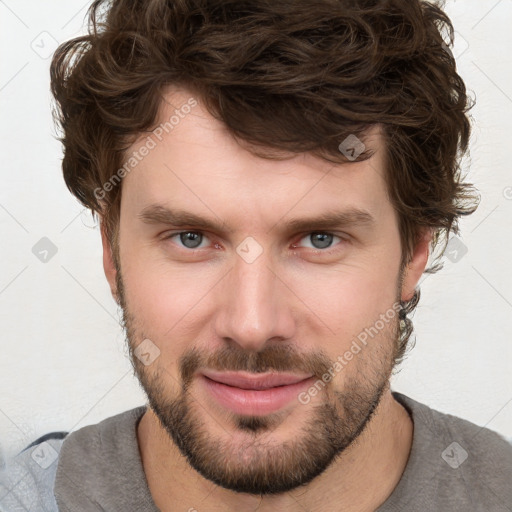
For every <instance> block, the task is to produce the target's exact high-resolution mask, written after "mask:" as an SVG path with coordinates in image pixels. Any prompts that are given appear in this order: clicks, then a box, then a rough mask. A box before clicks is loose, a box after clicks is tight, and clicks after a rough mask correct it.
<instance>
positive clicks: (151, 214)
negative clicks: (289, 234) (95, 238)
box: [137, 204, 375, 233]
mask: <svg viewBox="0 0 512 512" xmlns="http://www.w3.org/2000/svg"><path fill="white" fill-rule="evenodd" d="M137 217H138V218H139V219H141V220H142V222H144V223H145V224H164V225H167V226H173V227H189V228H194V229H200V230H206V231H216V232H225V233H233V231H234V229H233V227H231V226H228V225H226V223H225V222H222V221H220V219H219V220H217V219H208V218H205V217H201V216H199V215H196V214H195V213H192V212H189V211H186V210H181V209H170V208H167V207H165V206H162V205H159V204H153V205H150V206H146V207H145V208H143V210H142V211H141V212H140V213H139V214H138V215H137ZM277 224H281V225H284V228H282V229H281V230H283V229H286V230H289V231H308V230H324V229H325V230H327V229H336V228H340V227H345V226H359V225H373V224H375V218H374V217H373V216H372V215H371V214H370V213H369V212H368V211H366V210H361V209H358V208H349V209H347V210H344V211H326V212H323V213H321V214H320V215H318V216H316V217H300V218H294V219H291V220H288V221H287V220H285V219H283V220H282V221H279V222H278V223H277ZM274 226H275V225H274ZM272 229H273V228H271V229H269V231H270V230H272Z"/></svg>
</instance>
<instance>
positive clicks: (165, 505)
mask: <svg viewBox="0 0 512 512" xmlns="http://www.w3.org/2000/svg"><path fill="white" fill-rule="evenodd" d="M412 435H413V423H412V420H411V418H410V416H409V414H408V413H407V411H406V410H405V409H404V408H403V407H402V406H401V405H400V404H399V403H398V402H397V401H396V400H395V399H394V398H393V396H392V395H391V392H390V390H389V388H388V389H387V390H386V392H385V394H384V396H383V397H382V400H381V402H380V404H379V406H378V407H377V409H376V411H375V414H374V415H373V417H372V419H371V420H370V421H369V423H368V424H367V426H366V428H365V430H364V432H363V433H362V434H361V435H360V436H359V437H358V439H357V440H356V441H355V442H354V443H352V444H351V445H350V446H349V447H348V448H347V449H345V451H344V452H343V453H342V454H341V455H340V456H339V457H338V458H336V459H335V461H334V462H333V463H332V464H331V465H330V466H329V467H328V468H327V469H326V470H325V471H324V472H323V473H322V474H321V475H319V476H318V477H317V478H315V479H314V480H313V481H312V482H310V483H309V484H307V485H306V486H302V487H299V488H297V489H296V490H293V491H290V492H288V493H284V494H280V495H269V496H261V497H260V496H254V495H249V494H243V493H236V492H233V491H230V490H227V489H224V488H222V487H219V486H217V485H216V484H214V483H213V482H210V481H208V480H206V479H204V478H203V477H202V476H201V475H200V474H199V473H197V471H195V470H194V469H193V468H192V467H191V466H190V465H189V464H188V462H187V460H186V459H185V458H184V457H183V456H182V455H181V453H180V452H179V450H178V448H177V447H176V446H175V445H174V443H173V442H172V440H171V439H170V438H169V436H168V434H167V433H166V432H165V430H164V429H163V428H162V426H161V424H160V422H159V420H158V418H157V417H156V416H155V414H154V413H153V411H152V410H151V409H148V411H147V412H146V413H145V414H144V416H143V417H142V419H141V421H140V423H139V426H138V431H137V437H138V443H139V448H140V452H141V457H142V464H143V467H144V472H145V474H146V478H147V481H148V485H149V489H150V491H151V495H152V497H153V500H154V502H155V504H156V506H157V507H158V508H159V509H160V510H161V511H162V512H168V511H169V512H170V511H171V510H190V511H194V510H195V509H197V510H200V511H201V512H217V511H218V512H220V511H223V512H225V511H237V512H246V511H247V512H248V511H253V510H255V509H257V510H258V512H269V511H275V510H283V511H293V510H297V504H298V503H299V504H300V506H299V509H302V508H304V509H305V510H309V511H311V512H316V511H320V510H322V511H323V510H343V511H344V512H356V511H357V512H373V511H375V509H376V508H378V507H379V506H380V505H381V504H382V503H384V501H386V499H387V498H388V497H389V496H390V495H391V493H392V492H393V489H394V488H395V487H396V485H397V484H398V482H399V481H400V478H401V476H402V474H403V471H404V469H405V466H406V465H407V460H408V457H409V453H410V449H411V445H412Z"/></svg>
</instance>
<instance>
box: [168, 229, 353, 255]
mask: <svg viewBox="0 0 512 512" xmlns="http://www.w3.org/2000/svg"><path fill="white" fill-rule="evenodd" d="M184 233H196V234H200V235H203V237H205V238H208V237H207V235H205V234H204V233H203V232H202V231H195V230H185V231H177V232H173V233H168V234H166V235H164V236H163V237H162V240H163V241H167V240H171V239H172V238H174V237H177V236H179V235H181V234H184ZM313 234H320V235H332V236H333V237H334V238H339V240H340V242H348V239H347V237H343V236H341V235H336V234H335V233H331V232H330V231H310V232H308V233H305V234H304V235H302V236H301V238H300V239H299V241H300V240H302V239H304V238H306V237H308V236H310V235H313ZM338 244H339V243H338ZM338 244H336V245H334V246H331V247H327V248H325V249H316V248H314V247H309V248H308V249H310V250H312V251H314V252H315V253H317V254H319V253H322V254H330V253H331V252H333V251H336V250H337V249H336V246H337V245H338ZM293 248H294V249H295V247H293ZM180 249H182V250H184V251H186V252H187V253H190V254H194V253H195V252H198V251H201V250H202V249H203V248H199V249H190V248H188V247H184V246H181V247H180Z"/></svg>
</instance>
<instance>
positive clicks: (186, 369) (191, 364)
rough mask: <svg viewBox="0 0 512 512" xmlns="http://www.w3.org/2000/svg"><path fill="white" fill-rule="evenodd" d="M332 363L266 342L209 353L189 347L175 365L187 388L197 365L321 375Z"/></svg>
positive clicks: (321, 356) (319, 354) (318, 354)
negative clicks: (249, 348) (256, 346)
mask: <svg viewBox="0 0 512 512" xmlns="http://www.w3.org/2000/svg"><path fill="white" fill-rule="evenodd" d="M333 364H334V361H332V360H331V359H330V358H329V357H327V355H326V354H325V353H323V352H322V351H315V352H312V353H299V352H297V350H296V349H294V348H293V347H291V346H289V345H268V346H266V347H265V348H264V349H263V350H261V351H258V352H254V351H246V350H242V349H239V348H236V347H235V346H226V347H223V348H221V349H219V350H217V351H216V352H214V353H212V354H205V353H204V352H202V351H200V350H199V349H197V348H193V349H191V350H189V351H188V352H186V353H185V354H183V355H182V356H181V357H180V359H179V363H178V366H179V370H180V374H181V379H182V382H183V385H184V387H188V385H189V384H190V383H191V382H192V379H193V378H194V374H195V373H196V372H197V371H198V370H199V369H200V368H208V369H211V370H217V371H246V372H252V373H264V372H268V371H271V370H273V371H276V372H279V371H282V372H284V371H286V372H300V373H310V374H312V375H314V376H316V377H318V378H321V377H322V375H323V374H324V373H326V372H327V370H328V369H329V368H331V367H332V365H333Z"/></svg>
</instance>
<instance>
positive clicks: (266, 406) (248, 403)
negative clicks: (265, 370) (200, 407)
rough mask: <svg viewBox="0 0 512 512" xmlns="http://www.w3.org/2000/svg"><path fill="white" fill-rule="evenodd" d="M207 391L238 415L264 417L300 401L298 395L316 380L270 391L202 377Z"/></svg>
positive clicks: (303, 381)
mask: <svg viewBox="0 0 512 512" xmlns="http://www.w3.org/2000/svg"><path fill="white" fill-rule="evenodd" d="M201 380H202V381H203V383H204V385H205V387H206V389H207V391H208V392H209V394H210V395H211V396H213V398H214V399H215V400H216V401H217V402H218V403H220V405H222V406H223V407H225V408H227V409H230V410H231V411H232V412H234V413H236V414H242V415H251V416H262V415H265V414H271V413H273V412H277V411H279V410H280V409H282V408H283V407H285V406H286V405H288V404H289V403H290V402H292V401H294V400H295V401H298V398H297V397H298V395H299V393H300V392H301V391H303V390H304V389H305V388H307V387H308V386H309V385H310V384H311V382H313V381H314V378H313V377H311V378H309V379H305V380H301V381H300V382H296V383H295V384H288V385H286V386H277V387H273V388H269V389H262V390H254V389H241V388H236V387H233V386H228V385H226V384H221V383H220V382H217V381H215V380H212V379H209V378H208V377H205V376H204V375H202V376H201Z"/></svg>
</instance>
